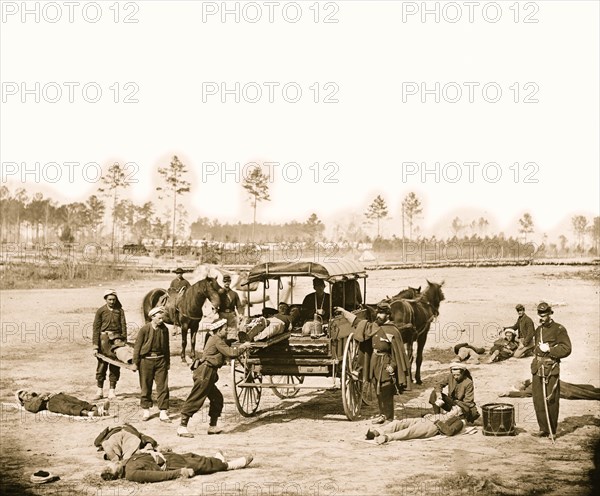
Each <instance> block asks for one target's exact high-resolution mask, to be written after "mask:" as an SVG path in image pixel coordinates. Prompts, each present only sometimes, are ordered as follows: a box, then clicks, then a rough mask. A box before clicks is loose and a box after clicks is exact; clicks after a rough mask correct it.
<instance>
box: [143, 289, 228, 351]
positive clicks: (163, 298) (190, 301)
mask: <svg viewBox="0 0 600 496" xmlns="http://www.w3.org/2000/svg"><path fill="white" fill-rule="evenodd" d="M222 289H223V288H222V287H221V286H219V284H218V283H217V280H216V279H213V278H210V277H207V278H205V279H202V280H201V281H198V282H197V283H195V284H192V285H191V286H190V287H189V288H188V289H186V290H185V291H184V292H183V294H182V295H181V297H179V298H176V300H175V302H171V301H169V297H168V292H167V290H166V289H161V288H157V289H153V290H152V291H150V292H149V293H148V294H147V295H146V296H144V301H143V303H142V312H143V313H144V318H145V319H146V322H148V321H149V320H150V319H149V318H148V312H149V311H150V310H151V309H152V308H154V307H155V306H156V305H160V304H165V302H166V305H165V310H166V311H165V319H164V320H165V322H166V323H167V324H180V325H181V360H182V361H183V362H185V361H186V360H185V348H186V347H187V334H188V329H189V331H190V338H191V343H190V345H191V351H190V358H192V360H193V359H194V358H196V333H197V332H198V326H199V325H200V319H201V318H202V316H203V313H202V305H204V302H205V301H206V300H207V299H208V300H209V301H210V303H211V304H212V306H213V307H215V310H218V309H219V304H220V298H219V292H220V291H222Z"/></svg>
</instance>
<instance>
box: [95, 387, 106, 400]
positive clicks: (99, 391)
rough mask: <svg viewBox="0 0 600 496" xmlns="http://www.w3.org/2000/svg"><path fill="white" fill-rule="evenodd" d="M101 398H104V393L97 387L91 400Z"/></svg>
mask: <svg viewBox="0 0 600 496" xmlns="http://www.w3.org/2000/svg"><path fill="white" fill-rule="evenodd" d="M102 398H104V391H103V388H101V387H99V388H98V389H97V390H96V396H94V398H93V399H95V400H101V399H102Z"/></svg>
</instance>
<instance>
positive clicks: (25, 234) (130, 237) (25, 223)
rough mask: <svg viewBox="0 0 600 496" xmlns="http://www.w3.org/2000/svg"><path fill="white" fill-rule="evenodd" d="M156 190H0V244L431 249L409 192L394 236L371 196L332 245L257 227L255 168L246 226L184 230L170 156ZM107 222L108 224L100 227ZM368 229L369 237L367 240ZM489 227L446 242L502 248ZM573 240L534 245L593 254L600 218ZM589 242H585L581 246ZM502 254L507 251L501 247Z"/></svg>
mask: <svg viewBox="0 0 600 496" xmlns="http://www.w3.org/2000/svg"><path fill="white" fill-rule="evenodd" d="M158 174H159V175H160V176H161V184H162V186H158V187H156V191H157V193H158V199H159V200H160V203H159V204H157V203H154V202H145V203H143V204H140V205H138V204H135V203H134V202H132V201H131V200H129V199H127V198H123V194H124V192H125V190H126V189H127V188H128V187H129V186H130V184H129V183H128V182H127V179H126V174H125V170H124V167H123V166H121V165H120V164H118V163H115V164H112V165H111V166H109V167H108V168H106V170H105V171H103V174H102V176H101V178H100V182H99V187H98V191H97V193H96V194H92V195H90V197H89V198H88V199H87V200H86V201H85V202H72V203H67V204H59V203H58V202H56V201H55V200H53V199H51V198H45V197H44V196H43V195H42V193H39V192H38V193H34V194H33V195H32V196H31V197H30V196H29V193H28V192H27V190H25V189H24V188H18V189H17V190H16V191H15V192H14V193H13V192H11V191H10V190H9V188H8V187H7V186H4V185H3V186H1V187H0V219H1V221H0V240H1V241H2V243H33V244H46V243H49V242H55V241H61V242H63V243H73V242H78V243H85V242H90V241H93V242H102V243H108V244H109V245H110V247H111V251H112V250H113V249H114V246H115V243H118V242H119V241H120V244H124V243H138V244H142V243H145V242H148V240H152V242H153V244H157V243H158V244H159V245H161V246H163V247H164V246H169V245H170V246H171V248H172V250H173V251H174V249H175V246H176V245H185V244H186V243H191V241H192V240H200V239H202V240H208V241H220V242H232V243H253V242H271V243H294V242H312V243H314V242H317V241H333V242H336V243H340V242H352V243H373V248H374V249H375V250H397V249H401V250H402V252H403V253H404V252H406V243H407V242H413V241H419V242H422V243H425V246H426V245H427V243H432V242H434V243H437V242H439V241H442V240H441V239H440V240H439V241H438V240H437V239H436V238H435V237H432V238H426V237H424V236H423V235H422V234H421V229H420V220H421V219H422V215H423V206H422V203H421V200H420V199H419V198H418V197H417V195H416V194H415V193H414V192H409V193H408V194H407V195H406V196H405V197H404V198H403V200H402V204H401V205H402V207H401V217H402V222H401V226H402V227H401V232H399V233H397V234H393V235H392V236H391V237H390V236H387V237H385V236H382V234H381V226H382V223H383V222H384V221H386V220H389V219H390V216H389V209H388V207H387V203H386V201H385V199H384V198H383V197H382V196H381V195H377V196H376V197H375V198H374V199H373V201H372V202H371V203H370V204H369V205H368V207H367V209H366V211H365V213H364V218H362V219H360V218H357V217H354V218H352V219H351V220H350V221H348V222H346V223H342V222H337V223H334V224H333V225H332V226H331V230H330V231H331V233H332V234H331V239H330V240H326V239H325V238H324V232H325V228H326V226H325V225H324V224H323V222H322V221H321V220H320V219H319V218H318V216H317V214H316V213H312V214H311V215H310V216H309V218H308V219H306V220H305V221H303V222H301V221H297V220H292V221H289V222H285V223H274V224H264V223H260V222H257V210H258V207H259V204H260V203H262V202H266V201H270V195H269V176H268V175H267V174H266V173H265V172H264V171H263V169H261V167H260V166H259V165H258V164H257V165H256V166H255V167H252V168H250V170H249V172H248V174H247V175H246V177H244V178H243V181H242V185H241V186H242V190H243V192H245V194H246V195H247V197H248V200H249V202H250V204H251V206H252V209H253V221H252V223H251V224H248V223H242V222H238V223H231V224H230V223H224V224H222V223H221V222H220V221H219V219H213V220H210V219H208V218H207V217H198V218H197V219H196V220H195V221H193V222H188V212H187V211H186V209H185V206H184V204H183V203H182V196H183V195H185V194H187V193H189V192H190V191H191V184H190V182H189V181H188V180H187V174H188V170H187V167H186V166H185V164H183V163H182V162H181V161H180V160H179V158H178V157H177V156H173V157H172V159H171V161H170V163H169V164H168V165H166V166H164V167H159V168H158ZM106 220H108V222H106ZM373 227H375V232H373ZM489 228H490V225H489V221H488V220H487V219H485V218H484V217H479V218H477V219H469V220H467V219H461V218H459V217H455V218H454V219H453V220H452V222H451V225H450V226H449V230H450V232H451V236H450V237H448V238H447V239H444V240H443V241H447V242H456V241H460V242H469V241H473V240H479V242H481V243H484V242H488V241H489V242H492V241H493V242H497V243H498V244H499V245H503V244H504V243H505V242H508V243H509V245H510V241H509V240H512V238H508V240H506V239H505V238H504V235H503V234H502V233H500V234H494V233H489ZM571 228H572V229H571V230H572V233H573V238H572V239H568V238H567V237H566V236H565V235H561V236H560V237H559V240H558V243H551V242H549V240H548V239H547V236H545V235H544V234H542V236H541V237H542V243H541V245H543V246H545V247H546V248H547V249H548V250H549V251H548V253H555V254H564V253H570V252H571V253H573V252H574V253H584V252H589V253H592V254H596V255H597V254H599V253H600V217H595V218H593V219H591V220H589V219H587V218H586V217H585V216H583V215H575V216H573V217H572V219H571ZM518 232H519V238H518V239H516V240H514V241H516V242H519V243H522V244H526V243H528V242H529V240H530V239H531V236H532V234H533V233H534V232H535V225H534V220H533V217H532V215H531V214H530V213H528V212H526V213H524V214H523V216H522V217H521V218H520V219H519V225H518ZM588 241H589V242H588ZM506 248H507V249H509V247H508V246H507V247H506Z"/></svg>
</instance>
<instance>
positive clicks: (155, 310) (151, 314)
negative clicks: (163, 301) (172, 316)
mask: <svg viewBox="0 0 600 496" xmlns="http://www.w3.org/2000/svg"><path fill="white" fill-rule="evenodd" d="M159 312H162V313H165V307H154V308H153V309H152V310H150V311H149V312H148V317H154V316H155V315H156V314H157V313H159Z"/></svg>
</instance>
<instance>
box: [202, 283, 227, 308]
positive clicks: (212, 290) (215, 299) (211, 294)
mask: <svg viewBox="0 0 600 496" xmlns="http://www.w3.org/2000/svg"><path fill="white" fill-rule="evenodd" d="M203 281H204V282H205V284H204V287H205V290H204V292H203V296H205V297H206V298H208V300H209V301H210V303H211V304H212V306H213V307H214V308H215V310H218V309H219V306H220V305H221V296H220V295H221V293H222V292H223V288H222V287H221V286H220V285H219V283H218V281H217V279H216V278H213V277H210V276H207V277H206V279H203ZM200 282H202V281H200Z"/></svg>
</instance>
